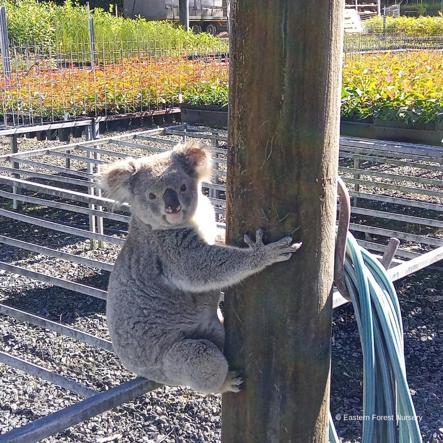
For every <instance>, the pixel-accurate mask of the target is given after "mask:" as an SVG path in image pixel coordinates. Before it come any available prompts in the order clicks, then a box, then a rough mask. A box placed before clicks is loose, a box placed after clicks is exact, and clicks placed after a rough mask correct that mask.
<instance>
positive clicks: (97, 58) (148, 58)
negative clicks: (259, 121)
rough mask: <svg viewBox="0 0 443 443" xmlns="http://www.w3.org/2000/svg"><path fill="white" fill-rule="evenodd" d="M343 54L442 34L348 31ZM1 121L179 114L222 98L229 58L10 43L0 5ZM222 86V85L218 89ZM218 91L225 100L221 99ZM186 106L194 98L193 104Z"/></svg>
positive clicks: (411, 44)
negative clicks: (196, 99)
mask: <svg viewBox="0 0 443 443" xmlns="http://www.w3.org/2000/svg"><path fill="white" fill-rule="evenodd" d="M344 43H345V53H346V57H347V58H348V57H352V55H353V54H361V53H368V52H380V51H408V50H423V49H437V50H442V49H443V36H435V37H429V38H418V37H404V36H398V35H390V34H386V33H383V32H382V33H371V34H364V33H347V34H346V35H345V42H344ZM0 49H1V53H2V57H1V66H0V69H1V74H2V75H1V78H0V115H1V116H0V119H1V120H2V123H3V128H8V127H11V126H12V127H17V126H33V125H39V124H44V123H49V122H59V121H69V120H73V119H84V118H95V117H98V116H100V117H102V118H106V117H108V116H115V115H128V114H131V115H133V116H134V115H139V114H143V113H145V114H147V115H149V113H153V112H156V113H161V112H171V111H173V112H178V110H179V109H178V106H179V105H180V103H181V102H182V101H188V100H190V97H189V94H191V95H192V94H194V95H200V98H201V101H202V102H204V101H205V100H209V101H210V102H211V103H212V102H214V100H215V101H217V100H219V101H223V100H225V101H226V100H227V94H226V84H227V81H228V63H227V61H228V54H224V53H220V52H219V53H214V52H211V53H209V51H208V53H205V51H204V50H199V51H198V53H196V52H193V53H192V52H190V51H189V50H184V49H183V47H180V43H177V45H176V47H175V48H173V49H165V45H164V44H163V42H162V41H161V40H160V37H159V39H158V41H155V40H152V41H150V42H146V41H120V40H116V41H101V40H99V39H97V38H96V37H95V35H94V26H93V22H92V19H91V18H89V40H88V41H83V42H70V43H67V42H63V43H58V42H56V41H54V42H52V41H51V42H48V43H46V44H44V45H24V44H16V43H14V42H11V43H10V42H9V38H8V33H7V25H6V12H5V8H3V7H2V8H0ZM218 84H224V88H223V87H221V88H218V86H217V85H218ZM223 94H224V96H223ZM191 101H192V99H191Z"/></svg>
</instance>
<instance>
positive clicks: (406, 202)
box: [349, 191, 443, 212]
mask: <svg viewBox="0 0 443 443" xmlns="http://www.w3.org/2000/svg"><path fill="white" fill-rule="evenodd" d="M349 194H350V195H351V197H357V198H364V199H366V200H374V201H380V202H384V203H392V204H394V205H400V206H406V207H408V206H410V207H412V208H421V209H428V210H431V211H438V212H443V205H437V204H435V203H428V202H422V201H419V200H412V199H407V198H400V197H391V196H389V195H376V194H367V193H365V192H355V191H349Z"/></svg>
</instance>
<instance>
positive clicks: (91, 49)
mask: <svg viewBox="0 0 443 443" xmlns="http://www.w3.org/2000/svg"><path fill="white" fill-rule="evenodd" d="M87 9H88V31H89V53H90V60H91V69H94V67H95V34H94V18H93V17H92V14H91V9H90V8H89V2H88V3H87Z"/></svg>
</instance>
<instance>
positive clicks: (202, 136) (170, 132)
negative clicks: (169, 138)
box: [165, 128, 228, 142]
mask: <svg viewBox="0 0 443 443" xmlns="http://www.w3.org/2000/svg"><path fill="white" fill-rule="evenodd" d="M165 134H166V135H182V136H183V135H186V136H187V137H191V138H200V139H202V140H212V139H213V138H214V135H210V134H207V133H201V132H197V131H189V129H188V130H186V132H185V131H184V130H176V129H171V128H166V130H165ZM217 139H218V140H220V141H222V142H227V141H228V137H225V136H222V135H217Z"/></svg>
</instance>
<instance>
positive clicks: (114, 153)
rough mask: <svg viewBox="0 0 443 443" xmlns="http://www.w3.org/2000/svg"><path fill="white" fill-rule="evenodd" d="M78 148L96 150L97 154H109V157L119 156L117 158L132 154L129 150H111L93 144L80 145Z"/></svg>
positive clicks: (89, 150) (87, 150)
mask: <svg viewBox="0 0 443 443" xmlns="http://www.w3.org/2000/svg"><path fill="white" fill-rule="evenodd" d="M76 149H77V150H81V151H86V152H94V153H97V154H102V155H107V156H109V157H117V158H126V157H131V154H128V153H127V152H117V151H110V150H108V149H100V148H95V147H93V146H79V147H77V148H76Z"/></svg>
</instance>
